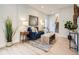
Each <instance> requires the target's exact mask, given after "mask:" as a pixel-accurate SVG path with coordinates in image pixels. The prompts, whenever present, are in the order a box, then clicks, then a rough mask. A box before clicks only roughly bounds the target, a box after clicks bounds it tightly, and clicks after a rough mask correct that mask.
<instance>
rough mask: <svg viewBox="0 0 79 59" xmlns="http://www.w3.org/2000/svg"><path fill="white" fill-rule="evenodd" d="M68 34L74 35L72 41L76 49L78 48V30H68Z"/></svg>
mask: <svg viewBox="0 0 79 59" xmlns="http://www.w3.org/2000/svg"><path fill="white" fill-rule="evenodd" d="M69 35H71V36H72V35H74V38H73V39H72V40H73V41H74V43H75V45H76V49H77V51H78V49H79V46H78V45H79V43H78V41H79V33H78V32H69ZM75 39H76V40H75Z"/></svg>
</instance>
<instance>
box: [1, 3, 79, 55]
mask: <svg viewBox="0 0 79 59" xmlns="http://www.w3.org/2000/svg"><path fill="white" fill-rule="evenodd" d="M73 8H74V4H33V5H32V4H2V5H0V19H1V20H0V25H1V27H0V32H1V34H0V48H3V49H5V47H6V44H7V42H6V38H5V33H4V31H5V22H6V20H7V19H10V20H12V25H13V30H14V32H16V33H15V35H14V36H13V38H12V44H13V45H12V46H15V45H17V43H18V46H19V44H22V45H24V44H25V43H27V41H26V42H24V43H21V41H23V40H21V38H20V33H21V32H27V29H28V27H32V31H33V30H34V31H35V28H36V27H37V28H38V30H39V31H41V32H44V34H47V33H54V34H55V36H59V37H62V38H64V39H61V38H60V41H59V42H60V43H58V45H60V46H61V43H62V42H63V43H62V44H64V43H66V44H67V48H68V51H69V52H67V53H66V52H61V53H60V52H59V53H57V51H58V50H57V51H55V52H56V53H57V54H77V53H76V51H75V52H71V50H70V49H69V45H68V44H69V42H68V41H67V42H64V41H66V40H65V39H67V36H68V34H69V30H68V29H66V28H64V27H65V26H64V24H65V23H66V21H72V22H73V15H74V9H73ZM77 23H78V21H77ZM56 26H57V27H56ZM49 35H50V34H48V35H47V36H49ZM25 36H26V35H25ZM34 38H35V37H34ZM40 38H41V37H40ZM57 38H58V37H57ZM22 39H23V38H22ZM37 40H38V39H37ZM61 40H64V41H61ZM48 44H49V43H48ZM54 44H55V43H54ZM36 45H37V46H38V44H36ZM58 45H57V46H58ZM12 46H11V47H12ZM24 46H27V44H25V45H24ZM24 46H23V47H24ZM37 46H35V49H37V48H38V49H37V50H39V51H40V50H44V49H45V48H44V49H41V48H39V47H37ZM43 46H44V45H43ZM46 46H47V45H46ZM46 46H44V47H46ZM48 47H49V46H48ZM63 47H65V46H63ZM63 47H62V48H63ZM6 48H10V47H6ZM27 48H28V47H27ZM11 49H14V48H11ZM16 49H18V48H16ZM33 49H34V48H33ZM54 49H55V48H54ZM47 50H49V49H47ZM47 50H46V51H47ZM73 50H74V49H73ZM1 51H2V50H1ZM4 51H5V50H4ZM6 51H7V50H6ZM59 51H60V49H59ZM61 51H62V49H61ZM66 51H67V50H66ZM34 52H36V51H34ZM11 53H12V52H11ZM45 53H46V52H45ZM56 53H54V54H56ZM0 54H1V53H0ZM2 54H9V53H7V52H2ZM14 54H16V53H14ZM17 54H19V52H18V53H17ZM28 54H30V53H28ZM37 54H39V53H37ZM41 54H42V53H41ZM48 54H53V53H48Z"/></svg>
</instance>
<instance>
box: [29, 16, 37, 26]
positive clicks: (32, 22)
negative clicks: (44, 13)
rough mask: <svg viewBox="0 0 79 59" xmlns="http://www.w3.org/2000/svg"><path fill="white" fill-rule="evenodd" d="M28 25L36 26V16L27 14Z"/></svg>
mask: <svg viewBox="0 0 79 59" xmlns="http://www.w3.org/2000/svg"><path fill="white" fill-rule="evenodd" d="M29 26H38V17H36V16H32V15H29Z"/></svg>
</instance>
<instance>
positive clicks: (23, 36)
mask: <svg viewBox="0 0 79 59" xmlns="http://www.w3.org/2000/svg"><path fill="white" fill-rule="evenodd" d="M28 34H29V32H20V42H25V41H26V38H27V35H28Z"/></svg>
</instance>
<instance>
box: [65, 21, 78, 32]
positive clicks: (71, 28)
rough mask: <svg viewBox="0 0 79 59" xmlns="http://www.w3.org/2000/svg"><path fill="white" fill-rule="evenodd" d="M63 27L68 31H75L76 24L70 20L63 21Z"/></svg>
mask: <svg viewBox="0 0 79 59" xmlns="http://www.w3.org/2000/svg"><path fill="white" fill-rule="evenodd" d="M64 26H65V28H67V29H68V30H69V31H70V30H71V31H75V30H76V29H77V27H78V26H77V25H76V24H74V23H73V22H71V21H67V22H66V23H65V25H64Z"/></svg>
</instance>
